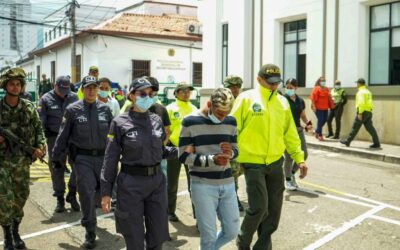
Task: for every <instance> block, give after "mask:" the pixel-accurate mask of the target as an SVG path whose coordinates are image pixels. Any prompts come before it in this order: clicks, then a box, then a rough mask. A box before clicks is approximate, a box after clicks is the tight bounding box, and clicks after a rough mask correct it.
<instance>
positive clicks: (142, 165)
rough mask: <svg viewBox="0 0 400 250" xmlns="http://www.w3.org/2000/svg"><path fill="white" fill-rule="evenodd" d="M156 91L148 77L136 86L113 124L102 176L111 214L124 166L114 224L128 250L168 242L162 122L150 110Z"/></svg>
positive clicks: (106, 205) (104, 200)
mask: <svg viewBox="0 0 400 250" xmlns="http://www.w3.org/2000/svg"><path fill="white" fill-rule="evenodd" d="M154 90H155V88H154V87H153V86H152V85H151V84H150V82H149V81H147V80H146V79H144V78H137V79H135V80H134V81H133V82H132V84H131V86H130V87H129V94H128V99H129V100H130V101H131V102H132V103H133V107H132V108H131V109H130V110H129V111H128V112H125V113H123V114H121V115H120V116H118V117H117V118H115V119H114V120H113V122H112V123H111V128H110V133H109V135H108V142H107V149H106V156H105V160H104V164H103V169H102V172H101V191H102V197H103V198H102V208H103V211H104V212H105V213H108V212H110V206H111V204H110V203H111V193H112V187H113V183H114V182H115V179H116V176H117V172H118V163H119V162H121V171H120V172H119V175H118V178H117V207H116V210H115V221H116V228H117V232H119V233H121V234H122V235H123V236H124V239H125V243H126V247H127V250H142V249H154V250H156V249H161V248H162V243H163V242H164V241H166V240H168V238H169V236H168V217H167V197H166V180H165V176H164V175H163V174H162V172H161V169H160V162H161V159H162V154H163V141H164V139H165V132H164V129H163V123H162V121H161V118H160V117H159V116H158V115H156V114H153V113H151V112H149V111H148V109H149V108H150V107H151V106H152V105H153V103H154V99H153V95H154V93H153V91H154ZM145 239H146V248H145V247H144V241H145Z"/></svg>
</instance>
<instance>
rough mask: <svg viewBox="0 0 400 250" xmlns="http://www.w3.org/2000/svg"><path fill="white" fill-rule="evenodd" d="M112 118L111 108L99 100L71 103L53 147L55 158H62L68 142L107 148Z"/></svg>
mask: <svg viewBox="0 0 400 250" xmlns="http://www.w3.org/2000/svg"><path fill="white" fill-rule="evenodd" d="M112 119H113V116H112V114H111V110H110V108H109V107H108V106H107V105H105V104H103V103H101V102H99V101H98V100H96V102H94V103H91V104H89V103H87V102H85V101H84V100H80V101H77V102H75V103H73V104H71V105H69V106H68V107H67V109H66V111H65V114H64V117H63V120H62V123H61V128H60V132H59V134H58V137H57V139H56V143H55V146H54V149H53V158H54V160H55V161H57V160H59V159H60V156H61V155H62V152H64V151H65V149H66V148H67V146H68V144H72V145H74V146H75V147H77V148H81V149H86V150H95V149H98V150H103V149H105V147H106V141H107V133H108V130H109V125H110V123H111V120H112Z"/></svg>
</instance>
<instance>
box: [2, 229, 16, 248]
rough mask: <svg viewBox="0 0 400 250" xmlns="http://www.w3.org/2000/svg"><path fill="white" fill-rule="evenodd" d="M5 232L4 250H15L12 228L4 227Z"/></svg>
mask: <svg viewBox="0 0 400 250" xmlns="http://www.w3.org/2000/svg"><path fill="white" fill-rule="evenodd" d="M2 227H3V232H4V250H14V246H13V239H12V234H11V226H2Z"/></svg>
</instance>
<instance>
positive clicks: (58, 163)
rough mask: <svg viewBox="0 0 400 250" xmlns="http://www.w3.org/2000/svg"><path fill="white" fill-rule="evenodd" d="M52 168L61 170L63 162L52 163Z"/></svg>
mask: <svg viewBox="0 0 400 250" xmlns="http://www.w3.org/2000/svg"><path fill="white" fill-rule="evenodd" d="M52 167H53V168H54V169H59V168H62V164H61V162H59V161H53V162H52Z"/></svg>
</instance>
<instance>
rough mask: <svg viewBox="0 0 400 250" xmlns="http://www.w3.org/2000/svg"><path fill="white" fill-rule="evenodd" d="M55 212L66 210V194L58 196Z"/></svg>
mask: <svg viewBox="0 0 400 250" xmlns="http://www.w3.org/2000/svg"><path fill="white" fill-rule="evenodd" d="M54 212H56V213H63V212H65V200H64V196H58V197H57V206H56V208H55V209H54Z"/></svg>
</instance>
